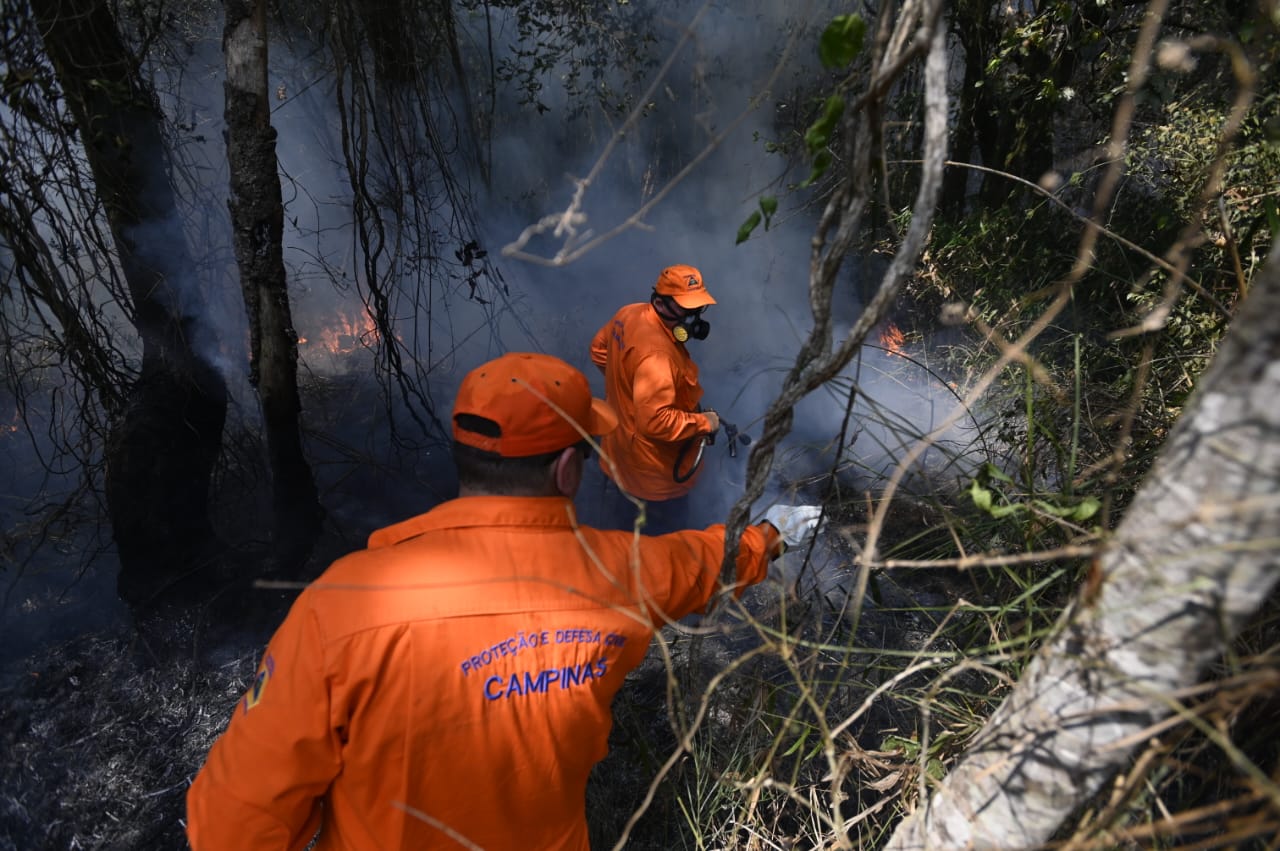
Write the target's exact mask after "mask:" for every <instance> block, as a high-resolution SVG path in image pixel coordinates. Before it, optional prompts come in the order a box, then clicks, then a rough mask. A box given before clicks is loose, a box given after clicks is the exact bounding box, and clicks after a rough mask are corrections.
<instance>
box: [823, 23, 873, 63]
mask: <svg viewBox="0 0 1280 851" xmlns="http://www.w3.org/2000/svg"><path fill="white" fill-rule="evenodd" d="M866 32H867V25H866V23H865V22H864V21H863V20H862V16H861V15H837V16H836V17H835V18H833V19H832V20H831V23H829V24H827V28H826V29H825V30H823V31H822V37H821V38H820V39H819V40H818V58H819V59H821V60H822V65H823V67H824V68H843V67H844V66H846V65H848V64H849V63H850V62H852V61H853V60H854V59H856V58H857V56H858V54H859V53H861V52H862V40H863V37H864V36H865V35H866Z"/></svg>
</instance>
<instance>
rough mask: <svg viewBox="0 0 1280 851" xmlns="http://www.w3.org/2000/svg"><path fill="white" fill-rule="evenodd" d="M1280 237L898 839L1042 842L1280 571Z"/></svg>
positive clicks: (971, 844)
mask: <svg viewBox="0 0 1280 851" xmlns="http://www.w3.org/2000/svg"><path fill="white" fill-rule="evenodd" d="M1278 312H1280V239H1278V240H1277V241H1276V243H1275V244H1274V245H1273V246H1272V250H1271V255H1270V257H1269V259H1268V261H1267V264H1266V266H1265V267H1264V269H1263V270H1262V272H1261V273H1260V274H1259V275H1258V276H1257V277H1256V278H1255V281H1254V284H1253V289H1252V292H1251V293H1250V295H1249V297H1248V298H1247V299H1246V300H1245V302H1244V303H1243V304H1242V306H1241V308H1240V310H1239V312H1238V313H1237V315H1236V317H1235V320H1234V321H1233V323H1232V326H1231V329H1230V331H1229V332H1228V334H1227V336H1226V337H1225V338H1224V339H1223V341H1222V345H1221V347H1220V349H1219V351H1218V353H1217V355H1216V356H1215V358H1214V361H1213V363H1212V365H1211V367H1210V368H1209V369H1208V370H1207V371H1206V372H1205V374H1204V375H1203V376H1202V377H1201V379H1200V382H1199V385H1198V389H1197V391H1196V394H1195V397H1194V398H1193V400H1192V402H1191V403H1190V405H1189V407H1188V409H1187V411H1186V412H1185V413H1184V415H1183V417H1182V419H1181V420H1180V421H1179V423H1178V425H1177V427H1176V428H1175V429H1174V430H1173V432H1172V433H1171V434H1170V437H1169V441H1168V444H1167V446H1166V448H1165V450H1164V453H1163V454H1162V456H1161V458H1160V460H1159V461H1158V462H1157V464H1156V465H1155V467H1153V468H1152V471H1151V473H1150V474H1149V476H1148V478H1147V481H1146V482H1145V483H1144V484H1143V486H1142V488H1141V490H1139V492H1138V494H1137V496H1136V497H1135V499H1134V501H1133V504H1132V505H1131V506H1130V508H1129V511H1128V513H1127V514H1126V515H1125V518H1124V520H1123V522H1122V523H1121V525H1120V527H1119V528H1118V529H1117V530H1116V536H1115V539H1114V541H1113V542H1112V544H1111V545H1110V546H1109V547H1108V548H1107V550H1106V551H1105V553H1104V554H1103V555H1102V556H1101V559H1100V567H1101V575H1102V584H1101V587H1100V589H1099V590H1097V591H1096V593H1094V594H1093V595H1092V596H1091V597H1083V598H1082V599H1080V600H1078V601H1077V602H1076V604H1075V607H1074V611H1073V612H1072V613H1070V614H1069V615H1068V616H1067V618H1066V620H1065V622H1064V626H1063V628H1062V629H1061V630H1060V631H1059V633H1058V634H1057V637H1056V638H1055V639H1054V640H1053V641H1052V642H1050V643H1049V644H1048V645H1047V646H1046V647H1045V648H1044V649H1043V651H1042V652H1041V653H1040V655H1039V656H1037V657H1036V659H1035V660H1034V661H1033V662H1032V664H1031V665H1030V666H1028V668H1027V670H1026V673H1025V674H1024V675H1023V677H1022V679H1020V680H1019V681H1018V683H1017V685H1016V686H1015V688H1014V690H1013V692H1012V693H1011V694H1010V695H1009V697H1008V698H1007V699H1006V700H1005V701H1004V703H1003V704H1002V705H1001V706H1000V708H999V709H998V710H997V711H996V713H995V714H994V715H993V716H992V718H991V720H990V721H989V723H988V724H987V726H986V727H985V728H984V729H983V731H982V732H981V733H980V734H979V735H978V736H977V738H976V739H975V741H974V742H973V744H972V745H971V746H970V748H969V749H968V750H967V751H966V753H965V756H964V757H963V759H962V760H961V762H960V763H959V764H958V765H957V766H956V767H955V768H954V769H953V770H952V771H951V772H950V774H949V775H948V776H947V777H946V778H945V780H944V781H943V783H942V785H941V786H940V787H939V788H938V789H937V790H936V791H935V792H934V793H933V795H932V796H931V797H930V798H929V800H928V802H927V804H926V805H925V806H923V807H921V808H920V809H918V810H916V811H915V812H914V813H912V814H911V815H910V816H908V818H907V819H906V820H905V821H903V822H902V824H901V825H900V826H899V827H898V829H897V831H896V832H895V833H894V835H893V837H892V838H891V840H890V842H889V844H888V845H887V846H886V847H887V848H888V849H891V850H892V851H903V849H922V848H1033V847H1036V846H1038V845H1041V844H1043V843H1044V842H1046V841H1047V840H1048V839H1049V838H1050V836H1051V835H1052V834H1053V832H1054V831H1055V829H1057V828H1058V826H1059V825H1060V824H1061V823H1062V821H1063V820H1064V819H1065V818H1066V817H1067V816H1068V815H1069V814H1070V813H1071V812H1072V811H1073V810H1074V809H1075V808H1076V807H1078V806H1079V805H1080V804H1081V803H1083V802H1084V801H1085V800H1086V799H1087V798H1088V797H1089V796H1091V795H1092V794H1093V793H1094V792H1096V791H1097V790H1098V789H1099V787H1100V786H1101V785H1102V784H1103V783H1104V782H1105V781H1106V780H1107V779H1108V778H1109V777H1110V776H1111V775H1112V774H1113V773H1114V772H1115V771H1116V770H1117V769H1118V768H1120V767H1121V766H1122V765H1123V764H1124V763H1125V762H1126V760H1127V759H1128V757H1129V754H1130V752H1131V751H1132V750H1133V748H1134V747H1135V746H1136V744H1137V743H1138V742H1139V741H1141V740H1142V739H1143V738H1144V730H1147V729H1148V728H1149V727H1150V725H1152V724H1153V723H1155V722H1156V721H1158V720H1160V719H1162V718H1165V717H1167V716H1169V715H1170V714H1171V713H1172V711H1173V707H1174V706H1176V703H1177V698H1176V695H1177V692H1178V691H1179V690H1180V689H1183V688H1186V687H1187V686H1191V685H1193V684H1195V683H1196V682H1197V680H1198V679H1199V678H1200V677H1201V676H1202V675H1203V672H1204V670H1205V668H1206V666H1207V665H1209V664H1210V663H1211V662H1213V661H1214V660H1216V659H1218V658H1219V657H1220V656H1221V655H1222V653H1223V652H1224V650H1225V649H1226V648H1227V646H1228V644H1229V643H1230V642H1231V641H1232V639H1233V638H1234V637H1235V636H1236V635H1237V633H1238V632H1239V630H1240V629H1241V628H1242V626H1243V625H1244V624H1245V622H1246V620H1247V619H1248V618H1249V616H1250V615H1251V614H1253V612H1254V610H1255V609H1256V608H1257V607H1258V606H1260V605H1261V604H1262V603H1263V601H1265V600H1266V598H1267V595H1268V594H1269V593H1270V592H1271V590H1272V588H1273V587H1274V585H1275V583H1276V580H1277V579H1280V543H1277V538H1276V529H1278V528H1280V405H1277V404H1276V399H1277V398H1280V324H1277V323H1276V321H1275V317H1276V315H1277V313H1278Z"/></svg>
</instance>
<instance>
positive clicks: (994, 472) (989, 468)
mask: <svg viewBox="0 0 1280 851" xmlns="http://www.w3.org/2000/svg"><path fill="white" fill-rule="evenodd" d="M982 475H984V476H987V477H988V478H990V479H995V480H996V481H997V482H1004V483H1005V484H1007V485H1011V484H1013V479H1011V478H1010V477H1009V476H1008V475H1006V474H1005V472H1004V470H1001V469H1000V468H999V467H997V466H996V465H995V464H992V463H991V462H990V461H988V462H987V463H986V464H983V465H982Z"/></svg>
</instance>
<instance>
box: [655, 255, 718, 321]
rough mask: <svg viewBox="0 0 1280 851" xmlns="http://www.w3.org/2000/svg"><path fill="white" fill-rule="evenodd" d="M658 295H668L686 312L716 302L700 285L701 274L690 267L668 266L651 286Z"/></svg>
mask: <svg viewBox="0 0 1280 851" xmlns="http://www.w3.org/2000/svg"><path fill="white" fill-rule="evenodd" d="M653 289H654V291H656V292H657V293H658V295H669V296H671V297H672V298H673V299H675V300H676V304H678V305H680V306H681V307H683V308H685V309H686V310H694V309H695V308H699V307H706V306H707V305H709V304H715V303H716V300H715V299H714V298H712V297H711V293H709V292H707V288H706V287H705V286H703V284H702V273H701V272H699V271H698V270H697V269H695V268H693V267H692V266H668V267H667V268H665V269H663V270H662V273H661V274H660V275H658V283H656V284H654V285H653Z"/></svg>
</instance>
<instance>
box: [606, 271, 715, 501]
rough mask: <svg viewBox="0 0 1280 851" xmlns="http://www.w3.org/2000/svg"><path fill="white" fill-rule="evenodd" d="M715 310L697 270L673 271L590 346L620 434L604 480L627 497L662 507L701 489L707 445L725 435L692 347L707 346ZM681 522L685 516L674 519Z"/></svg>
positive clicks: (610, 443) (611, 437)
mask: <svg viewBox="0 0 1280 851" xmlns="http://www.w3.org/2000/svg"><path fill="white" fill-rule="evenodd" d="M715 303H716V300H715V299H714V298H712V297H711V293H709V292H707V288H706V287H705V286H704V285H703V282H702V273H701V272H699V271H698V270H697V269H695V268H694V267H692V266H668V267H667V268H666V269H663V270H662V273H661V274H660V275H658V281H657V283H656V284H654V287H653V292H652V294H650V296H649V301H648V302H639V303H637V304H629V305H626V306H625V307H623V308H622V309H620V310H619V311H618V312H617V313H616V314H614V316H613V318H612V319H610V320H609V321H608V322H606V323H605V325H604V327H603V328H601V329H600V330H599V331H598V332H597V333H596V335H595V338H594V339H592V341H591V360H592V362H594V363H595V365H596V366H598V367H600V369H601V370H602V371H603V372H604V381H605V398H606V399H607V400H608V402H609V404H610V405H612V406H613V407H614V409H615V410H617V412H618V428H617V429H616V430H614V431H613V432H610V433H609V434H607V435H605V437H604V439H603V440H602V441H601V449H602V452H603V454H604V455H605V457H606V458H607V459H609V460H610V461H612V464H610V463H608V462H603V463H602V464H601V466H602V467H603V468H604V470H605V473H606V474H607V475H609V476H610V477H611V478H613V479H614V481H615V482H616V483H617V485H618V487H619V488H621V489H622V490H623V491H624V492H625V493H628V494H630V495H631V496H634V497H638V498H640V499H644V500H648V501H652V502H659V501H667V500H678V499H680V498H682V497H684V496H686V495H687V494H688V493H689V491H691V490H692V489H693V486H694V483H695V482H697V479H698V474H699V472H701V469H700V467H699V465H698V463H697V460H698V458H699V457H700V452H701V448H702V443H703V442H704V441H705V440H707V439H708V438H710V437H711V436H713V435H714V434H715V432H716V430H717V429H718V428H719V427H720V418H719V416H718V415H717V414H716V413H715V411H703V410H701V408H700V405H699V403H700V402H701V400H702V385H701V384H699V383H698V366H697V364H695V363H694V362H693V358H692V357H690V355H689V352H688V349H687V348H686V347H685V343H686V342H687V341H688V340H689V339H690V338H693V339H695V340H703V339H706V336H707V333H708V332H709V331H710V329H711V326H710V325H709V324H708V323H707V321H706V320H705V319H703V318H702V312H703V310H705V309H706V308H707V307H708V306H710V305H713V304H715ZM671 508H673V507H668V511H669V512H670V513H673V514H674V515H675V516H677V517H679V516H682V514H683V512H682V511H679V510H677V511H674V512H671Z"/></svg>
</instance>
